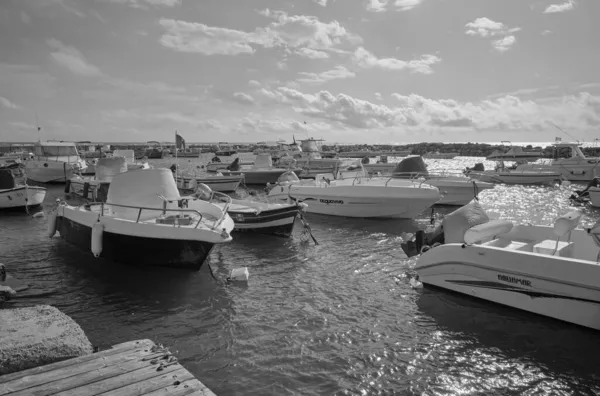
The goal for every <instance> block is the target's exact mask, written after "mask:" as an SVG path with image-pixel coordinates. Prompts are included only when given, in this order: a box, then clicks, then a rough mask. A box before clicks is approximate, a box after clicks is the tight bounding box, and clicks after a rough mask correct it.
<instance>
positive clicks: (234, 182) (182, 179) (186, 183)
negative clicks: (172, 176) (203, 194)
mask: <svg viewBox="0 0 600 396" xmlns="http://www.w3.org/2000/svg"><path fill="white" fill-rule="evenodd" d="M243 178H244V177H243V176H241V175H232V176H223V175H201V176H195V175H192V176H187V175H186V176H183V175H177V177H176V181H177V188H179V189H180V190H184V191H185V190H189V193H193V192H195V191H196V186H197V185H199V184H201V183H202V184H206V185H207V186H208V187H210V188H211V190H213V191H218V192H233V191H235V190H237V189H238V187H239V186H240V183H241V182H242V180H243Z"/></svg>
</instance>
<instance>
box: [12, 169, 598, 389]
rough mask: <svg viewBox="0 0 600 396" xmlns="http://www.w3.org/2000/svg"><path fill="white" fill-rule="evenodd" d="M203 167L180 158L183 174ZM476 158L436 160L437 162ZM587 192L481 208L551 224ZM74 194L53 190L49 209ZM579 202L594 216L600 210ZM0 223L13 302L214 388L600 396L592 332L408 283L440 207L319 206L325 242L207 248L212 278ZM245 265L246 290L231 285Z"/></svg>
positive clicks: (499, 198) (523, 191)
mask: <svg viewBox="0 0 600 396" xmlns="http://www.w3.org/2000/svg"><path fill="white" fill-rule="evenodd" d="M173 161H174V159H165V160H161V161H158V162H156V163H155V164H154V165H162V166H166V167H167V166H170V165H171V164H172V163H173ZM197 161H198V160H192V161H189V159H188V158H185V159H179V160H178V162H179V163H180V164H181V165H182V168H185V167H186V166H189V167H195V164H196V162H197ZM475 162H479V159H477V158H457V159H455V160H439V161H428V163H429V166H430V169H431V170H433V169H436V168H439V169H444V168H457V169H459V168H460V169H464V167H465V166H472V165H473V164H474V163H475ZM486 165H492V164H487V163H486ZM578 187H580V186H574V185H573V186H566V187H565V186H563V187H550V188H544V187H520V186H497V187H496V189H494V190H490V191H485V192H483V193H481V195H480V202H481V203H482V205H483V206H484V208H485V209H486V210H487V211H488V213H489V214H490V215H491V216H492V217H500V216H501V217H503V218H507V219H511V220H514V221H518V222H531V223H534V224H550V223H551V222H552V220H553V219H554V218H555V217H557V216H558V215H560V214H563V213H565V212H566V211H568V210H569V209H572V208H570V207H569V202H568V199H567V198H568V196H569V195H570V194H571V191H572V189H574V188H578ZM63 190H64V186H52V187H49V189H48V194H47V197H46V201H45V202H46V203H45V204H44V207H43V208H42V210H43V211H44V212H46V213H47V212H49V211H50V210H51V209H52V208H53V207H54V206H55V202H54V201H55V200H56V198H57V197H61V198H62V197H64V192H63ZM258 191H259V193H260V190H258ZM451 210H452V209H446V208H442V209H436V213H435V216H436V217H437V218H440V216H441V215H442V214H443V213H448V212H449V211H451ZM581 210H583V211H584V212H585V213H586V215H587V216H589V217H588V218H587V219H586V220H585V222H586V223H587V224H592V223H594V222H595V221H596V220H597V219H598V218H600V212H598V211H593V210H590V209H584V208H582V209H581ZM0 216H1V217H0V261H1V262H4V263H5V264H6V265H7V267H8V269H9V271H10V272H11V274H12V275H14V276H15V277H17V278H19V279H21V280H23V281H24V282H25V283H28V284H29V285H30V288H29V289H28V290H26V291H24V292H22V293H20V294H19V297H18V298H17V299H15V300H13V302H12V303H11V305H12V306H13V307H19V306H29V305H32V304H51V305H54V306H56V307H58V308H59V309H61V310H63V311H64V312H65V313H67V314H68V315H70V316H71V317H73V318H74V319H75V320H76V321H77V322H78V323H79V324H80V325H81V326H82V328H83V329H84V330H85V332H86V333H87V335H88V336H89V338H90V340H91V341H92V343H94V344H95V345H97V346H100V347H107V346H109V345H113V344H117V343H120V342H123V341H126V340H131V339H141V338H150V339H153V340H156V341H157V342H161V343H163V344H164V345H166V346H169V347H170V348H171V350H172V351H174V352H176V353H177V355H178V356H179V357H180V360H181V362H182V364H183V365H184V366H185V367H186V368H188V369H189V370H190V371H191V372H192V373H193V374H194V375H196V376H197V377H198V378H200V379H201V380H202V382H203V383H205V384H206V385H207V386H208V387H209V388H211V389H212V390H213V391H214V392H215V393H216V394H218V395H250V394H255V395H310V394H318V395H391V394H397V395H413V394H419V395H457V394H462V395H512V394H524V395H542V394H544V395H545V394H553V395H572V394H579V395H585V394H597V393H599V392H600V375H599V373H598V367H600V338H599V337H598V333H597V332H593V331H590V330H586V329H583V328H578V327H575V326H572V325H567V324H563V323H561V322H558V321H554V320H550V319H546V318H541V317H538V316H535V315H531V314H527V313H523V312H519V311H515V310H513V309H508V308H503V307H499V306H497V305H492V304H489V303H485V302H480V301H477V300H472V299H469V298H466V297H463V296H458V295H453V294H449V293H447V292H443V291H438V290H431V289H422V288H417V289H415V288H413V287H412V286H411V283H410V279H411V277H413V276H414V272H413V271H412V268H413V267H414V265H415V260H414V259H410V260H409V259H405V255H404V253H403V252H402V248H401V246H400V243H401V242H402V235H403V233H405V232H414V231H415V230H417V229H418V228H425V227H426V226H427V224H429V216H430V212H429V211H428V212H427V213H424V214H423V215H422V216H421V217H420V218H418V219H416V220H414V221H403V220H364V219H343V218H335V217H327V216H319V215H310V214H309V215H307V218H308V220H309V222H310V224H311V227H312V230H313V234H314V235H315V237H316V239H317V240H318V241H319V245H314V244H313V243H312V242H303V241H301V238H300V233H301V227H300V226H299V227H297V229H296V232H295V235H294V237H293V238H291V239H281V238H276V237H267V236H253V235H245V234H244V235H235V237H234V241H233V242H232V243H230V244H227V245H223V246H218V247H216V248H215V249H214V250H213V252H212V254H211V257H210V265H211V268H212V269H213V271H214V275H215V277H216V278H217V280H215V279H214V278H213V277H211V275H210V272H209V269H208V267H207V266H206V265H205V266H204V267H203V268H202V270H201V271H199V272H187V271H177V270H166V269H164V268H157V269H153V270H147V269H138V268H136V267H135V266H124V265H118V264H113V263H111V262H108V261H104V260H96V259H94V258H92V256H91V254H90V253H89V252H82V251H80V250H78V249H76V248H74V247H72V246H70V245H68V244H67V243H66V242H64V241H62V240H60V238H58V237H55V238H53V239H49V238H48V235H47V225H46V218H33V217H28V216H27V215H25V214H0ZM242 266H246V267H248V268H249V270H250V280H249V282H248V284H247V285H233V284H229V285H228V284H227V283H225V281H224V280H225V278H226V277H227V276H228V274H229V271H230V270H231V269H233V268H236V267H242Z"/></svg>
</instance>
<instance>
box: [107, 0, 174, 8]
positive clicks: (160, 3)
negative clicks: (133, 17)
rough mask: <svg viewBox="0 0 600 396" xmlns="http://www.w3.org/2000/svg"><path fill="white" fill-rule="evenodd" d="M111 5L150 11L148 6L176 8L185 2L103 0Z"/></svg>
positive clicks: (167, 0)
mask: <svg viewBox="0 0 600 396" xmlns="http://www.w3.org/2000/svg"><path fill="white" fill-rule="evenodd" d="M101 1H105V2H109V3H115V4H123V5H127V6H129V7H131V8H142V9H148V6H153V7H174V6H176V5H181V2H182V1H183V0H101Z"/></svg>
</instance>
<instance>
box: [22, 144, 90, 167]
mask: <svg viewBox="0 0 600 396" xmlns="http://www.w3.org/2000/svg"><path fill="white" fill-rule="evenodd" d="M33 155H34V158H35V159H36V160H38V161H62V162H76V161H78V160H79V152H78V151H77V147H76V146H75V143H72V142H36V143H35V144H34V145H33Z"/></svg>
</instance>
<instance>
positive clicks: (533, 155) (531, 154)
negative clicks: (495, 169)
mask: <svg viewBox="0 0 600 396" xmlns="http://www.w3.org/2000/svg"><path fill="white" fill-rule="evenodd" d="M505 143H506V144H508V146H509V147H510V148H509V149H508V150H507V151H503V150H495V151H494V152H492V153H491V154H490V155H488V156H487V158H486V159H487V160H488V161H498V160H499V161H515V162H521V161H522V162H533V161H537V160H538V159H540V158H542V152H541V151H525V150H523V147H521V146H514V147H513V145H512V144H511V143H510V142H509V141H506V140H505V141H503V142H502V144H503V145H504V144H505Z"/></svg>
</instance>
